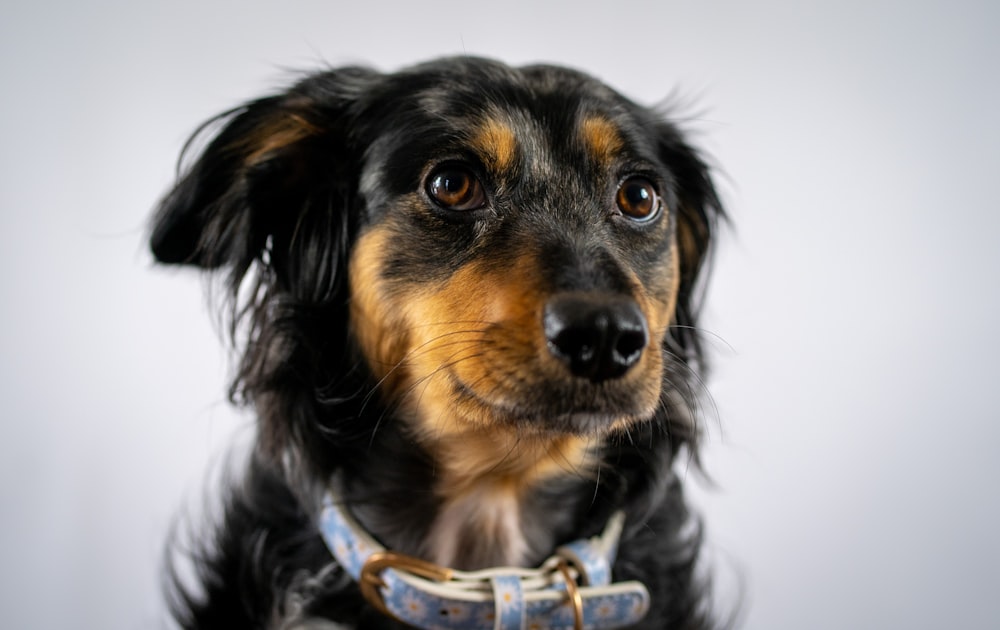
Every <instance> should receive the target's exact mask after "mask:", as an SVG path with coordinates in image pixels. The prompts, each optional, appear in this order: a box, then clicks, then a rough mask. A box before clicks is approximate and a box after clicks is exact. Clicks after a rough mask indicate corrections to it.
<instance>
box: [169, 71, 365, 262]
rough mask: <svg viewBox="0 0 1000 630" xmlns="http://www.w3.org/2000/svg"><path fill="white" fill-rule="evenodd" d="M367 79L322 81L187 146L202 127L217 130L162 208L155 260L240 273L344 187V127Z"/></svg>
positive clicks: (238, 112) (343, 76)
mask: <svg viewBox="0 0 1000 630" xmlns="http://www.w3.org/2000/svg"><path fill="white" fill-rule="evenodd" d="M372 76H374V73H372V72H370V71H366V70H362V69H357V68H347V69H342V70H336V71H331V72H327V73H323V74H320V75H316V76H314V77H311V78H309V79H307V80H305V81H303V82H302V83H300V84H298V85H296V86H295V87H294V88H292V89H291V90H289V91H288V92H287V93H284V94H280V95H276V96H270V97H267V98H262V99H258V100H255V101H252V102H250V103H247V104H245V105H243V106H241V107H238V108H236V109H233V110H231V111H229V112H225V113H223V114H221V115H219V116H217V117H215V118H213V119H211V120H210V121H208V122H207V123H205V124H204V125H203V126H202V127H201V128H200V129H199V131H198V132H196V133H195V134H194V136H193V137H192V139H191V140H190V141H189V142H188V145H191V144H192V143H193V141H194V140H195V139H197V138H198V136H200V135H201V133H202V132H204V130H205V129H207V128H209V127H212V126H216V125H221V126H222V128H221V130H220V131H218V132H217V134H216V135H215V136H214V137H213V138H212V139H211V140H210V142H209V143H208V145H207V146H206V147H205V148H204V149H203V150H202V151H201V153H200V155H198V156H197V157H196V158H195V159H194V160H193V163H192V164H191V166H190V167H188V168H187V169H186V170H185V171H184V172H183V173H182V174H181V176H180V178H179V180H178V182H177V183H176V185H175V186H174V188H173V189H172V190H171V191H170V192H169V193H168V194H167V195H166V196H165V197H164V198H163V200H162V201H161V203H160V206H159V208H158V211H157V213H156V216H155V218H154V220H153V229H152V234H151V237H150V245H151V248H152V251H153V255H154V256H155V258H156V259H157V260H158V261H159V262H163V263H168V264H187V265H195V266H198V267H202V268H206V269H215V268H218V267H222V266H227V265H230V266H232V268H233V271H234V273H235V274H236V275H239V274H240V273H242V272H243V271H245V270H246V269H247V267H249V265H250V264H251V263H252V262H253V260H254V259H255V258H258V257H260V256H262V254H263V252H264V250H265V248H266V247H271V246H276V245H278V243H271V244H269V239H270V240H271V241H279V240H282V238H283V237H284V239H285V240H286V241H287V239H288V238H290V232H291V230H292V229H294V226H295V225H296V222H297V216H296V215H297V213H298V212H300V211H301V209H302V205H303V204H304V203H305V202H306V201H307V197H308V196H309V195H311V194H314V193H316V192H317V188H323V190H324V192H326V193H330V192H331V190H330V188H331V186H330V183H331V182H334V181H335V180H337V179H338V176H339V178H340V180H341V181H343V180H344V179H345V178H344V175H345V174H344V173H343V172H340V171H342V169H343V168H344V166H343V165H346V164H349V163H351V160H349V159H347V157H346V156H345V155H344V153H345V151H347V148H346V146H345V145H346V140H345V137H346V131H345V129H346V122H345V120H344V119H345V118H346V115H347V110H348V109H349V107H350V105H351V104H352V103H353V102H354V101H355V100H356V97H357V95H358V94H359V93H360V92H361V90H362V85H363V84H364V83H365V82H366V80H367V79H369V78H371V77H372ZM185 151H187V149H185ZM321 179H322V180H324V183H323V184H322V185H318V184H319V182H320V180H321ZM282 231H285V232H288V234H282ZM283 244H285V245H287V243H283ZM276 249H278V248H277V247H276Z"/></svg>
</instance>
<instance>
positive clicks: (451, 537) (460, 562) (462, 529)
mask: <svg viewBox="0 0 1000 630" xmlns="http://www.w3.org/2000/svg"><path fill="white" fill-rule="evenodd" d="M521 521H522V505H521V498H520V496H519V494H518V493H517V492H514V491H512V490H511V489H510V488H508V487H504V486H503V485H500V484H489V485H484V486H481V487H477V488H474V489H471V490H469V491H468V492H466V493H464V494H462V495H460V496H457V497H452V498H449V500H447V501H446V502H445V503H444V504H443V505H442V507H441V509H440V511H439V512H438V515H437V518H436V519H435V520H434V523H433V524H432V526H431V530H430V532H429V535H428V537H427V541H426V546H427V549H426V555H427V556H428V557H429V558H430V559H431V561H433V562H436V563H437V564H440V565H442V566H450V567H455V568H458V569H478V568H482V567H488V566H521V565H523V564H524V563H525V561H526V560H527V557H528V554H529V551H530V548H529V544H528V541H527V540H526V539H525V536H524V533H523V527H522V522H521Z"/></svg>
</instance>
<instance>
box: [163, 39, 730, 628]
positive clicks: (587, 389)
mask: <svg viewBox="0 0 1000 630" xmlns="http://www.w3.org/2000/svg"><path fill="white" fill-rule="evenodd" d="M204 135H210V136H211V137H210V140H209V141H208V142H207V143H205V146H204V148H203V149H202V150H201V151H200V152H199V153H200V154H199V155H197V156H196V157H195V158H194V159H192V160H190V161H189V162H190V163H189V164H187V165H186V167H185V168H184V169H183V172H182V174H181V176H180V179H179V181H178V182H177V184H176V186H175V187H174V188H173V190H172V191H171V192H170V193H169V194H168V195H167V196H166V197H165V199H164V200H163V201H162V204H161V206H160V208H159V211H158V213H157V215H156V218H155V223H154V227H153V233H152V249H153V252H154V254H155V257H156V258H157V259H158V260H159V261H161V262H164V263H172V264H187V265H194V266H197V267H202V268H206V269H218V270H224V271H226V272H228V280H229V286H230V288H231V300H230V306H231V307H232V315H233V320H232V330H233V332H234V334H235V335H236V337H237V339H236V341H237V343H238V347H240V348H242V353H241V361H240V364H239V368H238V373H237V375H236V378H235V381H234V385H233V392H232V394H233V397H234V399H235V400H237V401H240V402H244V403H247V404H250V405H252V406H253V408H254V409H255V411H256V414H257V415H258V417H259V425H258V434H257V448H256V449H255V452H254V455H253V456H252V458H251V461H250V462H249V464H248V467H247V469H246V470H245V471H244V473H243V477H242V478H240V479H239V480H238V481H236V482H235V483H233V484H232V487H231V488H230V489H229V492H228V500H227V504H226V507H225V513H224V514H225V516H224V518H223V519H222V522H221V523H219V525H218V528H217V530H216V533H215V535H214V536H212V537H210V538H209V539H208V540H206V541H205V543H204V547H203V549H202V551H201V552H200V553H197V554H195V555H196V557H195V563H196V565H197V568H198V574H199V577H200V585H199V586H197V587H194V588H188V589H183V588H179V589H177V590H175V591H174V593H175V594H176V595H177V599H176V602H175V603H176V609H177V616H178V619H179V622H180V623H181V625H182V626H184V627H185V628H260V629H264V628H268V629H277V628H298V627H301V628H335V627H362V628H394V627H401V622H399V621H398V620H396V619H393V618H391V616H389V615H387V614H385V611H384V610H381V611H380V610H379V609H378V608H379V607H378V606H371V605H369V603H367V602H366V601H365V600H364V599H363V598H362V596H361V595H360V594H359V589H358V585H357V584H356V583H355V580H354V579H353V578H352V577H351V575H350V574H349V572H348V571H346V570H345V569H344V568H343V567H342V566H340V565H338V563H337V562H336V561H335V560H334V558H333V557H332V556H331V553H330V550H329V549H328V548H327V546H326V545H325V544H324V541H323V539H322V537H321V535H320V532H319V529H318V525H317V522H318V518H319V514H320V511H321V504H322V501H323V497H324V495H325V494H326V492H327V491H328V490H329V489H330V485H331V483H332V480H333V479H338V480H339V481H338V485H339V486H340V488H339V493H340V494H339V496H341V497H342V505H345V506H347V508H348V509H349V511H350V513H351V514H352V515H353V517H354V518H356V519H357V521H358V522H359V523H360V526H361V527H363V528H364V529H365V530H366V531H367V532H368V533H370V534H371V535H372V536H373V537H374V538H375V539H377V540H378V541H380V542H381V543H382V544H383V545H385V547H387V548H388V549H390V550H392V551H393V552H395V553H398V554H405V556H403V557H409V556H412V557H416V558H420V559H423V560H426V561H430V562H432V563H435V564H436V565H442V566H445V567H452V568H455V569H464V570H477V569H484V568H487V567H496V566H513V567H534V566H537V565H539V564H540V563H542V562H543V561H544V560H545V559H546V558H547V557H548V556H549V555H550V554H552V553H553V550H555V549H556V548H557V547H558V546H559V545H561V544H563V543H566V542H567V541H571V540H574V539H579V538H584V537H587V536H592V535H594V534H596V533H599V532H601V531H602V529H603V528H604V527H605V524H606V523H607V522H608V521H609V518H610V517H611V515H612V514H613V513H615V512H616V511H623V512H624V514H625V525H624V531H623V533H622V534H621V539H620V542H619V544H618V551H617V555H616V556H615V558H614V560H613V575H614V579H615V580H637V581H640V582H642V583H643V584H644V585H645V587H646V589H648V592H649V610H648V613H647V614H646V615H645V618H644V619H643V620H642V621H641V622H640V623H639V624H638V625H637V626H635V627H642V628H701V627H707V626H710V625H711V619H710V615H709V614H708V611H707V610H706V607H705V606H704V602H705V594H706V593H705V584H704V583H703V581H702V580H700V579H698V578H697V577H696V575H695V573H696V571H695V565H696V561H697V559H698V553H699V547H700V539H701V534H700V531H701V529H700V526H699V525H698V522H697V519H696V518H695V517H694V516H693V515H692V514H691V513H690V512H689V510H688V509H687V507H686V506H685V502H684V499H683V496H682V491H681V485H680V483H679V479H678V475H677V474H676V473H675V472H674V470H673V463H674V461H675V459H676V458H677V455H678V453H679V451H681V449H685V448H686V449H688V452H690V453H694V447H695V444H696V439H697V434H698V431H697V426H696V419H695V413H694V410H695V409H696V408H697V406H698V393H699V390H700V388H701V385H700V378H701V372H702V369H703V360H702V354H701V347H700V346H701V344H700V337H699V329H698V327H697V311H698V295H699V287H700V285H701V284H702V283H701V282H699V276H700V272H701V271H702V270H703V268H704V266H705V261H706V257H707V254H708V251H709V249H710V244H711V241H712V235H713V228H714V225H715V223H716V221H717V220H718V218H719V217H720V216H721V209H720V205H719V201H718V199H717V196H716V193H715V190H714V188H713V184H712V181H711V177H710V173H709V170H708V168H707V167H706V164H705V162H704V161H703V160H702V159H701V158H700V157H699V155H698V153H697V152H696V151H695V150H694V149H693V148H692V146H691V145H690V144H689V143H688V142H687V141H686V140H685V138H684V137H683V135H682V134H681V132H680V131H679V130H678V128H677V127H676V126H675V125H674V124H672V123H670V122H668V121H666V120H665V119H664V117H663V116H662V114H661V113H658V112H656V111H654V110H651V109H647V108H644V107H640V106H638V105H636V104H634V103H632V102H631V101H629V100H627V99H625V98H623V97H622V96H620V95H619V94H617V93H616V92H614V91H613V90H611V89H610V88H608V87H606V86H605V85H603V84H601V83H599V82H598V81H596V80H594V79H592V78H590V77H588V76H586V75H584V74H581V73H579V72H576V71H571V70H567V69H564V68H558V67H552V66H532V67H525V68H510V67H507V66H505V65H502V64H500V63H496V62H492V61H487V60H482V59H474V58H467V57H461V58H452V59H445V60H440V61H435V62H431V63H427V64H424V65H419V66H416V67H413V68H410V69H407V70H404V71H401V72H398V73H394V74H381V73H378V72H375V71H372V70H369V69H364V68H357V67H350V68H342V69H335V70H328V71H325V72H321V73H318V74H314V75H311V76H308V77H306V78H304V79H303V80H302V81H301V82H299V83H298V84H297V85H295V86H294V87H292V88H291V89H289V90H288V91H287V92H284V93H281V94H278V95H274V96H270V97H267V98H262V99H259V100H255V101H252V102H249V103H247V104H245V105H243V106H241V107H238V108H236V109H234V110H232V111H229V112H226V113H224V114H223V115H221V116H219V117H217V118H215V119H213V120H212V121H210V122H209V123H207V124H206V126H205V127H204V128H203V129H202V130H200V132H199V134H196V136H197V137H198V138H200V137H202V136H204ZM570 588H572V585H569V588H567V591H569V590H570ZM570 595H572V593H570ZM567 597H568V598H569V596H567ZM567 605H570V604H567ZM444 612H446V611H442V614H443V613H444ZM577 623H578V624H579V623H580V621H579V620H577ZM582 625H585V626H586V627H588V628H589V627H595V628H596V627H603V626H601V625H600V624H599V623H596V622H591V621H589V620H587V621H584V622H583V624H582ZM468 627H477V626H475V625H474V624H471V623H470V624H469V625H468ZM489 627H492V626H489Z"/></svg>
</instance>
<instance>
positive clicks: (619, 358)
mask: <svg viewBox="0 0 1000 630" xmlns="http://www.w3.org/2000/svg"><path fill="white" fill-rule="evenodd" d="M543 326H544V330H545V338H546V340H547V341H548V344H549V351H550V352H551V353H552V355H553V356H555V357H556V358H558V359H559V360H561V361H562V362H563V363H565V364H566V366H567V367H568V368H569V370H570V372H572V373H573V374H574V375H576V376H580V377H584V378H588V379H590V380H592V381H595V382H598V381H604V380H608V379H613V378H618V377H620V376H622V375H624V374H625V372H627V371H628V370H629V368H631V367H632V366H633V365H635V364H636V363H638V362H639V359H640V358H642V351H643V349H644V348H645V347H646V343H647V342H648V341H649V335H648V332H647V327H646V318H645V317H643V315H642V312H641V311H640V310H639V307H638V306H637V305H636V303H635V302H633V301H632V300H630V299H628V298H624V297H620V296H602V295H588V294H565V295H557V296H555V297H554V298H552V299H551V300H550V301H549V303H548V304H546V306H545V314H544V320H543Z"/></svg>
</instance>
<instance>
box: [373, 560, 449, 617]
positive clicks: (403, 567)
mask: <svg viewBox="0 0 1000 630" xmlns="http://www.w3.org/2000/svg"><path fill="white" fill-rule="evenodd" d="M386 569H396V570H397V571H406V572H408V573H412V574H414V575H419V576H420V577H423V578H427V579H428V580H434V581H435V582H447V581H448V580H450V579H451V578H452V575H453V573H454V571H453V570H452V569H449V568H447V567H442V566H439V565H436V564H434V563H433V562H427V561H426V560H421V559H419V558H414V557H413V556H408V555H406V554H402V553H396V552H394V551H378V552H375V553H373V554H372V555H371V556H369V557H368V560H366V561H365V563H364V565H362V567H361V575H360V577H359V578H358V586H360V588H361V594H362V595H363V596H364V598H365V599H366V600H368V603H369V604H371V605H372V606H374V607H375V608H377V609H378V610H379V611H381V612H382V613H383V614H386V615H389V616H390V617H395V615H393V614H392V613H391V612H389V609H388V608H386V605H385V600H383V599H382V593H381V591H380V590H379V589H381V588H383V587H385V582H384V581H382V572H383V571H385V570H386Z"/></svg>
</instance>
